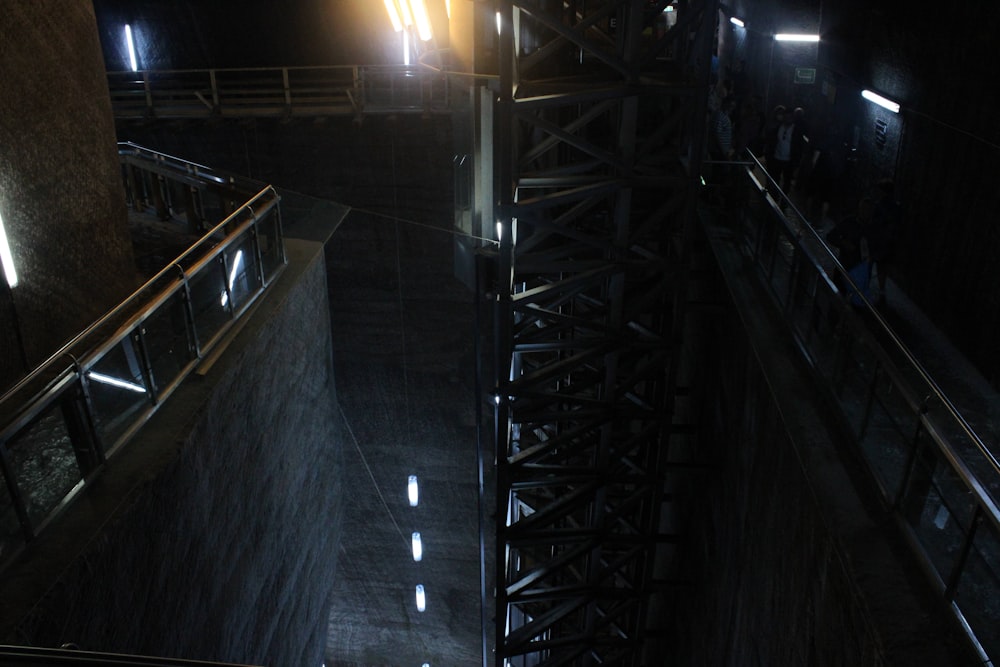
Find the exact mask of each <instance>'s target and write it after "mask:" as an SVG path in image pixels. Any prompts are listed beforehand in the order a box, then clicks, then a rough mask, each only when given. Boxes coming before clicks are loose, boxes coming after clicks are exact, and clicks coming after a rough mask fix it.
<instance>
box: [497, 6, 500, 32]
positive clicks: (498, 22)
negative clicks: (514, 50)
mask: <svg viewBox="0 0 1000 667" xmlns="http://www.w3.org/2000/svg"><path fill="white" fill-rule="evenodd" d="M500 23H501V21H500V12H497V34H498V35H499V34H500Z"/></svg>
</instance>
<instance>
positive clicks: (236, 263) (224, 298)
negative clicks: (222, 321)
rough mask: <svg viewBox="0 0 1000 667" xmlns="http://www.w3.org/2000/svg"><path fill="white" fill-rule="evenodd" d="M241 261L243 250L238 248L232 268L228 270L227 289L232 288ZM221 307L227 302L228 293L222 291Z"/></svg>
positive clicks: (230, 289)
mask: <svg viewBox="0 0 1000 667" xmlns="http://www.w3.org/2000/svg"><path fill="white" fill-rule="evenodd" d="M242 262H243V251H242V250H239V251H237V252H236V257H235V258H234V259H233V268H232V270H231V271H230V272H229V291H230V292H231V291H232V290H233V284H234V283H235V282H236V273H237V272H238V271H239V270H240V264H241V263H242ZM219 303H221V304H222V307H223V308H225V306H226V304H227V303H229V293H228V292H223V293H222V298H221V299H220V300H219Z"/></svg>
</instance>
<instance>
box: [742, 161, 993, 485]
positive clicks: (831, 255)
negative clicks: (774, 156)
mask: <svg viewBox="0 0 1000 667" xmlns="http://www.w3.org/2000/svg"><path fill="white" fill-rule="evenodd" d="M747 154H748V156H749V158H750V160H751V161H752V162H753V164H754V165H756V167H758V168H759V169H760V170H761V171H762V172H763V173H764V174H765V175H766V177H767V181H768V184H769V185H773V186H774V187H775V189H778V190H779V191H780V188H778V186H777V183H775V181H774V179H772V178H771V175H770V174H769V173H768V172H767V169H766V168H765V167H764V165H763V164H762V163H761V161H760V160H759V159H758V158H757V156H755V155H754V154H753V153H751V152H750V151H749V150H747ZM765 191H767V192H770V188H765ZM785 200H786V202H787V203H788V205H789V206H790V208H791V209H792V210H793V211H794V213H795V215H796V216H798V218H799V219H801V220H805V219H806V217H805V216H804V215H803V214H802V212H801V211H799V210H798V208H796V207H795V204H794V203H793V202H792V201H791V200H790V199H788V198H787V197H785ZM803 229H804V230H807V233H808V234H810V235H811V236H812V237H813V239H814V240H815V241H816V242H818V243H819V244H820V245H821V246H822V247H823V249H824V250H826V252H827V254H828V257H827V259H828V260H830V261H833V262H834V263H835V265H836V267H837V271H838V272H839V273H840V274H841V275H842V277H843V278H844V279H845V280H848V281H850V282H851V284H852V286H853V287H855V288H857V287H858V286H857V285H854V284H853V280H851V278H850V276H849V275H848V271H847V269H846V268H845V267H844V265H843V264H841V263H840V259H839V258H838V257H837V254H836V253H835V252H834V251H833V249H831V248H830V246H829V245H828V244H827V242H826V240H825V239H824V238H823V237H821V236H820V235H819V234H818V233H817V232H816V230H815V228H813V227H812V226H811V225H805V226H804V227H803ZM817 269H819V271H821V272H823V274H824V275H825V274H826V271H825V269H823V267H822V266H821V265H818V266H817ZM857 294H858V297H859V298H861V299H862V300H863V301H864V302H865V308H866V310H867V312H868V315H870V316H871V317H872V318H874V319H875V321H876V322H878V324H879V327H880V332H881V333H883V334H885V335H886V336H888V337H889V339H890V340H891V341H892V343H893V345H894V346H895V347H896V348H897V350H898V351H899V352H901V353H902V354H903V356H904V358H905V359H906V361H907V363H909V364H910V366H911V367H912V368H913V370H915V371H916V372H917V373H918V374H919V376H920V379H921V380H923V381H924V382H925V383H926V384H927V385H928V386H929V387H930V388H931V391H933V392H934V396H935V397H936V398H937V399H938V400H939V401H940V402H941V404H942V405H944V406H945V408H946V409H947V411H948V412H949V413H950V415H951V416H952V418H954V419H955V421H957V422H958V423H959V425H961V427H962V429H963V430H964V431H965V434H966V435H968V436H969V437H970V438H971V439H972V441H973V442H974V443H975V444H976V447H977V448H978V449H979V451H980V453H982V454H983V456H985V457H986V458H987V460H988V461H989V462H990V465H991V466H992V467H993V470H994V472H996V473H997V475H1000V460H998V459H997V457H996V456H994V454H993V452H991V451H990V450H989V448H988V447H987V446H986V443H985V442H983V439H982V438H981V437H979V434H978V433H976V430H975V429H974V428H973V427H972V425H971V424H969V422H968V421H967V420H966V419H965V417H963V416H962V413H961V412H959V410H958V408H957V407H956V406H955V404H954V403H953V402H952V401H951V399H950V398H948V396H947V394H945V393H944V390H942V389H941V387H940V386H939V385H938V383H937V382H936V381H935V380H934V378H933V377H931V374H930V373H929V372H927V369H926V368H924V366H923V364H921V363H920V361H919V360H917V358H916V356H915V355H914V354H913V353H912V352H911V351H910V348H909V347H908V346H907V345H906V343H904V342H903V341H902V339H900V338H899V336H898V335H897V334H896V332H895V331H894V330H893V329H892V327H891V326H890V325H889V322H888V321H887V320H886V319H885V317H883V315H882V313H880V312H879V311H878V309H877V308H875V307H874V306H873V305H872V304H871V302H869V301H868V299H867V298H866V297H865V296H864V293H863V291H861V290H858V291H857Z"/></svg>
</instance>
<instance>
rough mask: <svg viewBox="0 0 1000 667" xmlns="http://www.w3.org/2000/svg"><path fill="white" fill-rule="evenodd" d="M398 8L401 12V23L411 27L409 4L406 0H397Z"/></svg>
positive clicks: (411, 17)
mask: <svg viewBox="0 0 1000 667" xmlns="http://www.w3.org/2000/svg"><path fill="white" fill-rule="evenodd" d="M399 8H400V9H402V10H403V23H404V24H405V25H408V26H410V25H413V14H411V13H410V3H409V2H408V0H399Z"/></svg>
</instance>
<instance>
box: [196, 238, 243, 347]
mask: <svg viewBox="0 0 1000 667" xmlns="http://www.w3.org/2000/svg"><path fill="white" fill-rule="evenodd" d="M188 287H189V289H190V291H191V310H192V312H193V314H194V324H195V330H196V331H197V332H198V343H199V345H201V346H202V347H204V346H206V345H207V344H208V342H209V341H211V340H212V339H213V338H215V336H216V334H218V333H219V331H221V330H222V328H223V327H224V326H225V325H226V323H227V322H229V321H230V319H231V318H232V314H231V308H232V304H231V303H230V302H229V299H228V298H227V297H226V272H225V267H224V266H223V265H222V260H221V255H220V256H219V257H217V258H215V259H213V260H212V261H211V262H210V263H209V264H207V265H205V266H204V267H203V268H202V270H201V271H200V272H199V273H197V274H195V275H194V276H192V277H191V279H190V280H189V281H188Z"/></svg>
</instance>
